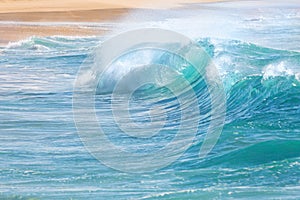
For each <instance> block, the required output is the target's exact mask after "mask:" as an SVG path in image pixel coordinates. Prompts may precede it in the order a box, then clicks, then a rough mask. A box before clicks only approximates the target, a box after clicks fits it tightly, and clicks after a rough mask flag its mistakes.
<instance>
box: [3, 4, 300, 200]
mask: <svg viewBox="0 0 300 200" xmlns="http://www.w3.org/2000/svg"><path fill="white" fill-rule="evenodd" d="M249 4H250V3H249ZM203 7H205V8H206V10H203ZM231 7H232V3H222V4H206V5H205V6H199V8H198V7H195V8H194V9H193V12H192V11H190V12H189V11H185V12H184V11H180V12H179V11H170V12H169V14H168V16H163V18H164V20H161V21H157V19H156V20H155V22H154V21H153V24H156V25H155V26H156V27H164V28H169V29H172V30H175V31H178V32H181V33H183V34H185V35H188V36H190V37H191V38H193V39H194V40H195V41H197V44H198V45H199V46H201V47H202V48H203V49H205V51H206V52H207V53H208V54H209V55H210V56H211V57H212V60H213V62H214V63H215V65H216V66H217V68H218V69H219V73H220V75H221V78H222V81H223V84H224V88H225V92H226V101H227V110H226V122H225V125H224V128H223V131H222V134H221V137H220V138H219V140H218V143H217V144H216V146H215V147H214V149H213V150H212V152H210V154H209V155H208V156H207V157H205V158H203V159H200V158H199V157H198V153H199V149H200V147H201V144H202V142H203V138H204V133H205V130H206V129H207V126H208V120H207V119H206V117H207V114H208V113H209V110H210V105H209V102H208V100H209V99H207V96H206V92H205V91H206V89H205V86H203V82H202V81H201V78H199V77H193V72H192V71H190V69H189V68H186V69H185V70H183V71H181V74H183V75H184V76H185V77H186V79H188V80H190V81H191V82H193V80H194V79H196V81H195V82H196V83H197V84H195V85H193V91H195V92H196V94H197V98H198V100H199V108H201V109H200V110H201V111H202V112H201V118H200V119H201V120H200V121H199V131H198V132H197V133H196V136H195V139H194V142H193V144H192V146H191V147H190V148H189V149H188V150H187V151H186V152H185V153H184V154H183V155H182V156H181V157H180V158H179V159H178V160H176V161H175V162H174V163H172V164H171V165H169V166H167V167H165V168H163V169H160V170H157V171H155V172H152V173H143V174H131V173H125V172H121V171H117V170H114V169H111V168H109V167H106V166H105V165H103V164H102V163H101V162H99V161H98V160H97V159H95V158H94V157H93V156H92V155H90V154H89V153H88V151H87V149H86V148H85V147H84V145H83V143H82V142H81V140H80V138H79V136H78V134H77V131H76V127H75V123H74V120H73V110H72V97H73V84H74V81H75V79H76V75H77V72H78V70H79V68H80V67H81V65H82V63H84V62H86V58H88V57H89V56H92V55H93V53H94V51H93V50H94V48H95V47H96V46H97V45H99V43H100V42H101V41H103V38H101V37H61V36H53V37H44V38H39V37H31V38H29V39H27V40H23V41H19V42H16V43H11V44H9V45H8V46H6V47H3V48H1V54H0V67H1V71H0V84H1V87H0V113H1V115H0V131H1V134H0V138H1V140H0V198H1V199H28V198H34V199H83V198H84V199H230V198H239V199H243V198H244V199H246V198H247V199H248V198H250V199H254V198H263V199H298V198H300V187H299V185H300V160H299V158H300V140H299V138H300V118H299V116H300V53H299V50H300V49H299V41H300V40H299V31H300V28H299V25H300V23H299V22H300V15H299V7H297V6H296V4H295V2H290V3H281V4H279V3H277V4H276V5H273V6H272V7H270V6H268V5H264V6H263V5H262V6H259V8H257V5H256V4H255V2H254V3H253V2H252V3H251V5H248V4H247V6H245V5H244V4H241V5H240V7H238V8H237V10H238V12H232V9H222V8H231ZM186 13H192V14H190V16H189V17H184V16H186V15H185V14H186ZM253 13H254V14H253ZM257 13H259V15H258V14H257ZM215 14H217V15H215ZM137 15H139V13H135V14H133V17H136V16H137ZM153 15H154V16H157V14H155V13H154V14H153ZM209 16H214V17H215V18H214V17H212V18H209ZM204 17H206V19H220V20H217V21H215V26H214V27H213V28H211V26H209V24H210V23H211V21H210V23H208V22H207V21H205V20H200V19H204ZM221 18H222V19H221ZM147 20H149V21H151V20H152V19H151V15H149V19H147ZM225 22H226V24H230V26H228V25H227V26H228V27H227V26H223V25H224V23H225ZM157 24H159V25H157ZM192 24H194V25H192ZM183 25H184V26H183ZM115 26H117V25H115ZM146 26H147V25H146V23H144V22H137V23H136V24H131V25H130V26H129V27H134V28H136V27H146ZM222 26H223V28H224V29H221V31H217V30H220V29H219V28H220V27H222ZM197 27H199V29H201V30H203V31H201V30H198V29H197ZM127 28H128V27H127ZM278 38H280V40H278ZM131 56H132V57H131V59H130V60H129V61H128V60H127V61H126V59H125V61H126V62H121V63H119V65H118V67H119V68H116V69H117V70H118V71H117V72H116V71H114V70H116V69H114V70H112V71H111V74H109V73H107V74H106V75H105V76H106V77H104V78H105V80H107V81H104V86H105V88H109V87H110V84H112V83H113V82H114V81H117V80H118V79H120V78H121V77H122V73H121V71H122V70H126V69H128V67H129V66H132V65H134V64H136V63H139V62H140V61H141V60H143V61H145V60H147V62H148V61H154V60H153V59H155V62H157V63H163V64H175V65H178V66H181V65H182V63H180V62H179V61H178V60H176V59H175V60H174V59H170V57H168V56H166V55H160V56H157V54H153V53H152V52H147V51H145V52H142V53H141V54H139V55H134V54H133V55H131ZM123 61H124V60H123ZM177 61H178V63H177ZM145 62H146V61H145ZM122 67H123V68H122ZM150 72H151V75H152V76H158V74H157V72H154V71H151V69H150V71H149V70H148V71H147V70H146V72H144V73H145V74H144V76H145V77H146V76H149V73H150ZM139 73H140V74H139V75H140V76H143V72H139ZM168 78H169V77H167V76H164V77H163V78H162V80H163V81H171V82H172V81H174V80H168ZM175 81H176V80H175ZM193 83H194V82H193ZM127 84H130V83H129V82H127ZM175 84H178V85H180V83H177V82H175ZM99 87H101V86H99ZM145 91H146V92H147V93H145ZM149 94H151V95H154V97H153V96H152V97H151V99H147V98H149ZM155 94H156V95H157V94H159V95H160V96H159V95H158V96H155ZM185 95H189V92H186V93H185ZM134 97H135V98H134V99H133V100H132V102H131V107H132V108H133V110H132V116H133V118H134V119H135V120H136V122H137V123H140V124H142V125H143V123H145V124H147V123H148V122H149V121H151V120H150V119H149V116H148V114H147V112H146V111H147V110H148V109H149V107H150V106H153V105H154V104H155V105H158V106H160V107H161V108H165V109H167V116H168V118H167V119H168V123H169V124H168V125H169V126H167V129H166V130H165V131H164V132H162V133H161V134H159V135H158V136H157V137H154V138H152V139H149V140H142V139H136V138H133V137H130V136H124V135H122V134H120V133H119V132H118V129H116V127H115V124H113V123H112V118H111V117H112V116H111V110H110V109H111V107H110V105H109V103H108V102H110V98H111V96H110V91H109V89H108V91H106V92H105V93H99V94H98V95H97V98H96V109H97V116H98V119H101V120H102V121H101V120H100V121H101V123H103V124H104V129H105V130H106V131H107V133H108V135H109V137H110V139H111V140H112V141H113V142H115V143H116V144H118V145H124V148H126V150H127V151H133V152H143V151H147V150H149V149H150V150H155V149H157V148H161V147H163V146H164V145H165V144H166V143H167V142H169V141H170V140H171V139H172V137H173V136H174V134H176V130H177V128H178V124H177V122H178V113H177V112H178V109H179V108H178V102H177V101H176V99H174V98H171V94H170V92H168V91H166V90H164V89H162V88H152V87H149V88H142V89H141V90H140V91H138V92H136V93H135V94H134ZM145 108H146V110H145ZM143 109H144V110H143ZM144 113H146V114H144ZM156 117H157V118H156V119H158V120H159V119H161V118H160V117H162V116H161V115H160V113H158V116H156ZM187 131H188V129H187ZM156 162H159V160H157V161H156Z"/></svg>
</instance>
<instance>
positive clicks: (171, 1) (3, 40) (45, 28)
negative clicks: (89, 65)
mask: <svg viewBox="0 0 300 200" xmlns="http://www.w3.org/2000/svg"><path fill="white" fill-rule="evenodd" d="M215 1H218V0H164V1H163V2H162V1H159V0H152V1H149V0H139V1H138V0H123V1H117V0H112V1H104V0H86V1H82V0H60V1H57V0H56V1H51V0H18V1H14V0H2V1H0V45H2V46H3V45H5V44H7V43H8V42H11V41H17V40H21V39H24V38H27V37H30V36H33V35H35V36H50V35H76V36H83V35H87V36H89V35H99V34H102V33H104V32H105V31H106V30H104V29H101V28H99V27H84V28H83V27H80V26H78V25H76V22H112V21H114V20H118V19H121V18H122V17H124V16H126V15H127V14H128V13H129V12H130V10H133V9H162V10H163V9H170V8H176V7H180V6H185V5H187V4H190V3H201V2H215ZM29 22H30V23H29ZM35 22H37V23H36V24H35ZM43 22H48V23H45V24H42V23H43ZM49 22H55V23H53V24H51V23H49ZM60 22H73V23H72V24H70V25H67V26H56V25H55V24H57V23H60ZM74 22H75V23H74ZM41 24H42V25H41Z"/></svg>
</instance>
